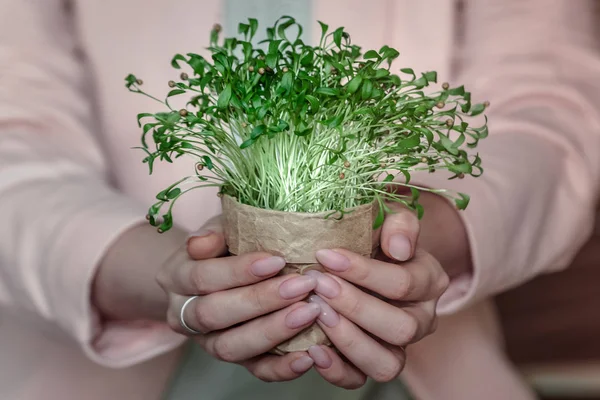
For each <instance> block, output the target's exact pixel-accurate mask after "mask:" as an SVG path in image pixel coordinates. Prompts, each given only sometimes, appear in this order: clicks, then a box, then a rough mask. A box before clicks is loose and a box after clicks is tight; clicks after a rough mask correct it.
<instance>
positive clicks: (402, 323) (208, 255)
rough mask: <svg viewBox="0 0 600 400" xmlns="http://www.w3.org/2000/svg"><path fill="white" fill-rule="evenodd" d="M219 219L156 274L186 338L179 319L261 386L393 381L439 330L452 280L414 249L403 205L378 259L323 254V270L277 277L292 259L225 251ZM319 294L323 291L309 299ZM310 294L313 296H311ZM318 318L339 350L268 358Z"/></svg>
mask: <svg viewBox="0 0 600 400" xmlns="http://www.w3.org/2000/svg"><path fill="white" fill-rule="evenodd" d="M221 232H222V230H221V226H220V223H219V220H218V219H215V220H213V221H211V222H209V223H208V224H207V225H206V226H205V227H204V228H203V230H202V231H200V232H198V233H197V234H196V235H195V236H193V237H192V238H190V239H189V241H188V246H187V253H186V252H180V253H178V254H177V255H176V256H174V258H172V259H171V260H170V261H169V262H168V263H166V265H165V266H164V268H163V269H162V270H161V271H160V272H159V274H158V276H157V280H158V282H159V284H160V286H161V287H162V288H163V289H164V290H165V291H166V292H167V293H168V295H169V308H168V312H167V320H168V323H169V325H170V326H171V327H172V329H174V330H175V331H177V332H180V333H183V334H188V332H186V331H185V330H184V329H183V327H182V326H181V324H180V320H179V316H180V315H179V314H180V311H181V307H182V305H183V303H184V302H185V301H186V300H187V299H189V296H194V295H201V296H200V297H198V298H196V299H194V300H193V301H192V302H191V303H190V304H189V305H188V306H187V307H186V313H185V315H184V319H185V321H186V323H187V324H188V325H189V326H190V327H191V328H193V329H195V330H197V331H200V332H202V333H203V334H202V335H196V336H194V340H196V341H197V342H198V343H199V344H200V345H201V346H202V347H203V348H204V349H205V350H206V351H207V352H208V353H209V354H211V355H212V356H214V357H215V358H217V359H219V360H222V361H226V362H232V363H238V364H241V365H243V366H244V367H246V368H247V369H248V370H249V371H250V372H251V373H252V374H253V375H254V376H256V377H257V378H259V379H261V380H264V381H287V380H292V379H295V378H298V377H299V376H301V375H302V374H304V373H305V372H306V371H308V370H309V369H310V368H311V367H313V366H314V368H315V369H316V370H317V371H318V372H319V374H320V375H321V376H322V377H323V378H324V379H326V380H327V381H328V382H330V383H332V384H334V385H336V386H340V387H343V388H347V389H352V388H358V387H360V386H362V385H363V384H364V383H365V381H366V378H367V377H371V378H373V379H374V380H376V381H378V382H387V381H390V380H392V379H395V378H396V377H397V376H398V374H399V373H400V372H401V370H402V368H403V366H404V363H405V359H406V354H405V350H404V348H405V346H406V345H408V344H410V343H413V342H416V341H418V340H420V339H422V338H423V337H425V336H427V335H428V334H430V333H432V332H433V331H434V330H435V327H436V313H435V308H436V304H437V300H438V299H439V297H440V296H441V294H442V293H443V292H444V291H445V290H446V288H447V286H448V282H449V279H448V276H447V274H446V273H445V272H444V270H443V269H442V267H441V265H440V264H439V262H438V261H437V260H436V259H435V258H434V257H433V256H431V255H430V254H429V253H427V252H425V251H423V250H420V249H418V248H416V244H417V239H418V236H419V222H418V220H417V218H416V216H415V215H414V214H413V213H412V212H410V211H409V210H406V209H403V208H397V209H396V212H395V213H394V214H390V215H388V217H387V218H386V220H385V222H384V225H383V227H382V229H381V237H380V243H381V250H382V252H383V254H381V255H380V256H379V257H377V258H376V259H369V258H365V257H362V256H359V255H357V254H354V253H352V252H350V251H347V250H343V249H324V250H320V251H319V252H317V254H316V257H317V260H318V261H319V263H320V264H321V265H323V267H324V268H325V269H326V273H321V272H318V271H311V272H309V273H307V274H306V275H303V276H300V275H298V274H291V275H285V276H277V274H278V272H279V271H280V270H281V269H282V268H283V267H284V265H285V261H284V260H283V259H282V258H280V257H273V256H271V255H270V254H267V253H251V254H245V255H242V256H230V257H223V256H225V255H226V254H227V249H226V245H225V240H224V237H223V235H222V233H221ZM311 291H314V292H315V293H316V295H311V296H309V293H310V292H311ZM307 296H308V297H307ZM315 320H316V322H317V323H318V324H319V325H320V326H321V328H322V329H323V330H324V331H325V333H326V334H327V336H328V337H329V338H330V340H331V342H332V343H333V344H334V346H335V347H336V348H337V350H339V353H341V354H339V353H337V352H336V351H334V350H333V349H332V348H330V347H327V346H312V347H311V348H310V349H309V350H308V352H294V353H289V354H286V355H284V356H276V355H270V354H266V353H267V352H268V351H269V350H270V349H272V348H274V347H275V346H277V345H278V344H279V343H281V342H283V341H285V340H287V339H289V338H291V337H293V336H295V335H296V334H297V333H298V332H300V331H301V330H303V329H304V328H306V327H308V326H310V325H311V324H312V323H314V322H315Z"/></svg>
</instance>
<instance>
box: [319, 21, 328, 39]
mask: <svg viewBox="0 0 600 400" xmlns="http://www.w3.org/2000/svg"><path fill="white" fill-rule="evenodd" d="M317 22H318V23H319V25H320V26H321V40H323V38H324V37H325V35H326V34H327V30H328V29H329V25H327V24H325V23H323V22H321V21H317Z"/></svg>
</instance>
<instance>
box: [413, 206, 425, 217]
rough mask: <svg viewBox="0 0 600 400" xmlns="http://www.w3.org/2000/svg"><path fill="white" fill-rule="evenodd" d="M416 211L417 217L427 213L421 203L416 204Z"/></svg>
mask: <svg viewBox="0 0 600 400" xmlns="http://www.w3.org/2000/svg"><path fill="white" fill-rule="evenodd" d="M415 211H417V219H421V218H423V214H425V209H424V208H423V206H422V205H420V204H415Z"/></svg>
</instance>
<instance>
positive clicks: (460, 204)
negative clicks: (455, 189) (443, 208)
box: [454, 193, 470, 210]
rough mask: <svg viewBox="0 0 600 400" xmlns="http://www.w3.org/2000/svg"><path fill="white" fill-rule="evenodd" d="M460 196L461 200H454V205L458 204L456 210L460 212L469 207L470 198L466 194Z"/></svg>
mask: <svg viewBox="0 0 600 400" xmlns="http://www.w3.org/2000/svg"><path fill="white" fill-rule="evenodd" d="M458 195H459V196H460V198H459V199H454V203H455V204H456V208H458V209H459V210H464V209H465V208H467V206H468V205H469V200H470V198H469V196H468V195H466V194H464V193H458Z"/></svg>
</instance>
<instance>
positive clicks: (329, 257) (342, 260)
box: [315, 250, 350, 272]
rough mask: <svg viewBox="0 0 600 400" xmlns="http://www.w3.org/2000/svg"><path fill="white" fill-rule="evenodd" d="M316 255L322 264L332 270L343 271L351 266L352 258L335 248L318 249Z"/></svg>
mask: <svg viewBox="0 0 600 400" xmlns="http://www.w3.org/2000/svg"><path fill="white" fill-rule="evenodd" d="M315 256H316V257H317V260H318V261H319V263H320V264H321V265H323V266H324V267H325V268H327V269H330V270H332V271H338V272H342V271H345V270H347V269H348V268H350V260H348V259H347V258H346V257H345V256H343V255H341V254H340V253H336V252H335V251H333V250H318V251H317V252H316V253H315Z"/></svg>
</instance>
